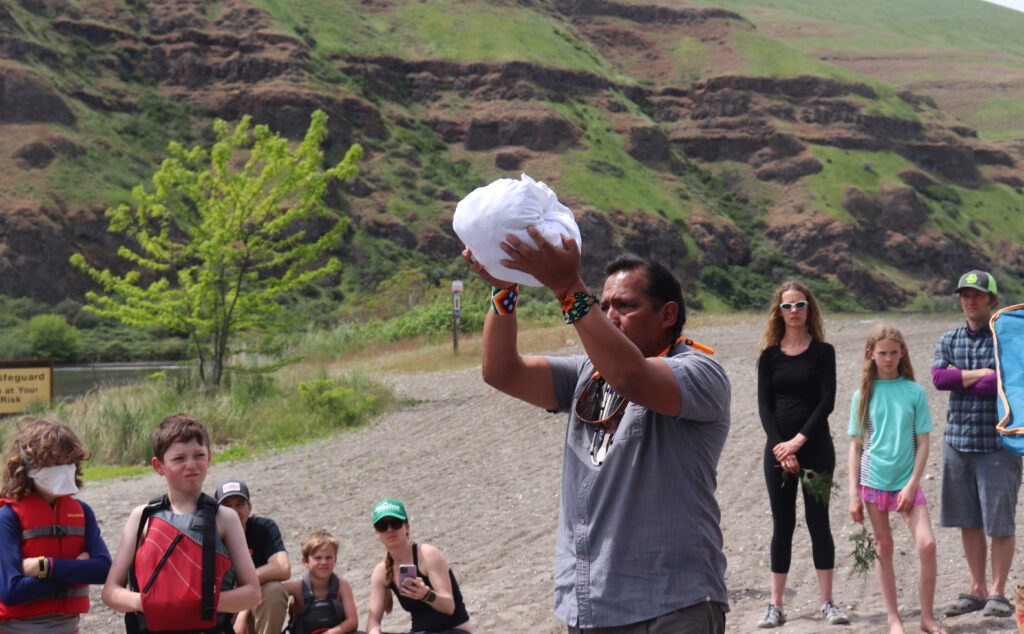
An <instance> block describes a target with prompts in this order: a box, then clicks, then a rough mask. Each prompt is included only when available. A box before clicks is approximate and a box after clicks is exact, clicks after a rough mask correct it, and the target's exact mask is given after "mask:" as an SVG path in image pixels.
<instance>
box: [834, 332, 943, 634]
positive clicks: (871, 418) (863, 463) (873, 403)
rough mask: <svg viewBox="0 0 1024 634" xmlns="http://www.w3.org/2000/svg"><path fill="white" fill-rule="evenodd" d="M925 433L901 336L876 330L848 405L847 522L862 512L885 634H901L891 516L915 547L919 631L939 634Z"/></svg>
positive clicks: (922, 405) (923, 410) (919, 392)
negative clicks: (923, 486)
mask: <svg viewBox="0 0 1024 634" xmlns="http://www.w3.org/2000/svg"><path fill="white" fill-rule="evenodd" d="M931 430H932V419H931V415H930V413H929V412H928V402H927V400H926V398H925V391H924V388H922V387H921V386H920V385H918V384H917V383H915V382H914V368H913V367H912V366H911V364H910V356H909V355H908V353H907V345H906V342H905V341H904V339H903V334H902V333H900V331H899V330H897V329H895V328H892V327H890V326H878V327H876V328H875V329H874V330H873V331H872V332H871V334H870V335H869V336H868V340H867V345H866V346H865V350H864V366H863V369H862V371H861V381H860V389H859V390H857V391H856V392H854V394H853V402H852V403H851V405H850V428H849V433H850V487H849V489H850V516H851V517H852V518H853V521H854V522H857V523H858V524H860V523H863V522H864V510H865V509H866V510H867V515H868V519H869V520H870V521H871V530H872V532H873V533H874V539H875V554H876V557H875V574H876V575H877V577H878V585H879V587H880V588H881V591H882V600H883V602H884V603H885V611H886V613H887V615H888V619H889V632H890V634H904V629H903V621H902V619H901V618H900V613H899V608H898V604H897V601H896V574H895V571H894V570H893V539H892V529H891V527H890V524H889V514H890V513H892V512H893V511H895V512H897V513H899V514H900V516H902V518H903V520H904V521H905V522H906V523H907V527H908V528H909V529H910V533H911V535H912V536H913V538H914V543H915V545H916V546H917V554H918V559H919V561H918V592H919V595H920V602H921V630H922V631H924V632H932V633H939V634H945V630H943V629H942V626H941V625H939V623H938V621H936V620H935V617H934V615H933V611H934V603H935V577H936V569H937V564H936V555H935V535H934V533H933V532H932V524H931V519H930V518H929V516H928V506H927V504H926V503H925V499H924V493H923V492H922V491H921V478H922V476H923V475H924V468H925V465H926V464H927V462H928V433H929V432H930V431H931Z"/></svg>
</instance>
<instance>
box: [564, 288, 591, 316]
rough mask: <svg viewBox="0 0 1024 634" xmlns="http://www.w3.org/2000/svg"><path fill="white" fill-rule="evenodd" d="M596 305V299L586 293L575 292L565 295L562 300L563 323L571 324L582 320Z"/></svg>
mask: <svg viewBox="0 0 1024 634" xmlns="http://www.w3.org/2000/svg"><path fill="white" fill-rule="evenodd" d="M596 303H597V298H596V297H594V296H593V295H588V294H587V293H582V292H576V293H571V294H569V295H566V296H565V299H563V300H562V316H563V317H565V323H566V324H571V323H572V322H574V321H576V320H578V319H580V318H582V317H583V316H584V315H586V314H587V313H588V312H590V307H591V306H593V305H594V304H596Z"/></svg>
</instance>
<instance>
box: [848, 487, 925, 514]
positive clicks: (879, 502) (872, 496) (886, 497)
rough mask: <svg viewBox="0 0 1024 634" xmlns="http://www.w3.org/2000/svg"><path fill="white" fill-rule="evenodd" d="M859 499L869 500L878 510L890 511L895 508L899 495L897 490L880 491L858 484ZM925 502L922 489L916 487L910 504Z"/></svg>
mask: <svg viewBox="0 0 1024 634" xmlns="http://www.w3.org/2000/svg"><path fill="white" fill-rule="evenodd" d="M859 491H860V499H862V500H864V501H865V502H871V503H872V504H874V505H876V506H877V507H878V509H879V510H880V511H887V512H892V511H895V510H896V507H897V502H898V500H899V497H900V492H899V491H881V490H879V489H872V488H871V487H866V486H864V485H863V484H862V485H860V489H859ZM924 503H925V499H924V491H922V490H921V487H920V486H919V487H917V493H915V494H914V504H913V505H912V506H921V505H922V504H924Z"/></svg>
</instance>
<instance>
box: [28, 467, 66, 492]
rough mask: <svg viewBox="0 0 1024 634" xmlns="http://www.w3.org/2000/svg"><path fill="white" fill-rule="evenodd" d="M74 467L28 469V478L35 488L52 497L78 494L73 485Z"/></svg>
mask: <svg viewBox="0 0 1024 634" xmlns="http://www.w3.org/2000/svg"><path fill="white" fill-rule="evenodd" d="M75 471H76V468H75V465H73V464H62V465H54V466H52V467H43V468H42V469H29V470H28V477H30V478H32V480H33V481H34V482H35V484H36V487H38V488H40V489H42V490H43V491H44V492H45V493H49V494H50V495H53V496H60V495H71V494H72V493H78V486H77V485H76V484H75Z"/></svg>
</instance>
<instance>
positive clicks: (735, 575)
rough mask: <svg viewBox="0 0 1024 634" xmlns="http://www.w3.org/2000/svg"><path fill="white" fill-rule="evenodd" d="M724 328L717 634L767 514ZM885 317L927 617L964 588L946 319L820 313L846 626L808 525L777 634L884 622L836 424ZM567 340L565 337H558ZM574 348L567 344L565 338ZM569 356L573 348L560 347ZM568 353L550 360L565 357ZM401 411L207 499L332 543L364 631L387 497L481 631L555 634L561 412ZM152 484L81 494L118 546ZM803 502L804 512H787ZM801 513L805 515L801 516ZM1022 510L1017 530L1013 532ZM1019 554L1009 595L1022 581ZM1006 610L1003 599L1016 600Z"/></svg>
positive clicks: (748, 378) (1003, 624) (155, 480)
mask: <svg viewBox="0 0 1024 634" xmlns="http://www.w3.org/2000/svg"><path fill="white" fill-rule="evenodd" d="M722 321H723V323H724V325H708V326H698V327H695V328H688V329H687V330H686V331H685V332H686V334H687V335H688V336H690V337H691V338H693V339H695V340H697V341H700V342H702V343H705V344H707V345H710V346H712V347H713V348H715V349H716V354H715V358H716V359H718V361H719V362H721V363H722V364H723V365H724V366H725V368H726V370H727V371H728V373H729V376H730V378H731V380H732V386H733V395H732V427H731V430H730V434H729V439H728V441H727V443H726V447H725V452H724V454H723V455H722V459H721V462H720V464H719V471H718V496H717V497H718V501H719V504H720V505H721V508H722V530H723V533H724V538H725V550H726V553H727V555H728V559H729V568H728V577H727V583H728V588H729V594H730V609H731V611H730V612H729V615H728V621H727V631H728V632H737V633H740V632H755V631H761V630H757V628H756V627H755V622H756V620H757V619H758V618H759V617H760V616H761V614H762V612H763V610H764V608H765V605H766V604H767V601H768V581H769V569H768V546H769V540H770V538H771V517H770V513H769V510H768V500H767V494H766V492H765V485H764V480H763V475H762V470H761V459H762V458H761V457H762V451H763V445H764V433H763V431H762V429H761V425H760V421H759V420H758V417H757V399H756V377H755V363H756V359H757V355H758V341H759V339H760V335H761V329H762V325H763V323H762V321H761V320H760V319H754V318H736V319H725V320H722ZM882 321H885V322H887V323H891V324H893V325H895V326H897V327H898V328H900V329H901V330H902V331H903V333H904V335H905V336H906V338H907V342H908V346H909V348H910V352H911V358H912V360H913V363H914V367H915V370H916V371H917V378H918V381H919V382H920V383H922V384H923V385H925V387H926V389H927V391H928V398H929V405H930V408H931V414H932V418H933V419H934V421H935V425H936V429H935V432H934V433H933V434H932V436H931V449H930V457H929V461H928V470H927V474H926V477H925V481H924V482H923V488H924V491H925V495H926V497H927V499H928V500H929V510H930V512H931V516H932V523H933V527H934V530H935V533H936V537H937V539H938V557H939V562H938V564H939V578H938V592H937V596H936V605H937V606H938V610H937V612H938V613H937V615H936V616H941V606H943V605H944V604H945V603H947V602H949V601H950V600H951V599H953V598H955V597H956V595H957V594H958V593H960V592H966V591H967V589H968V588H967V586H968V575H967V571H966V566H965V563H964V559H963V555H962V551H961V546H960V536H959V532H958V531H955V530H952V529H941V528H939V527H938V510H939V509H938V499H939V484H940V475H941V459H942V456H941V452H942V442H941V440H942V430H943V429H944V427H945V411H946V400H947V397H946V395H945V394H942V393H939V392H938V391H936V390H935V389H934V388H933V387H932V386H931V381H930V374H929V368H930V366H931V361H932V356H933V352H934V346H935V342H936V341H937V339H938V337H939V335H940V334H941V333H942V332H943V331H945V330H947V329H949V328H952V327H954V326H956V325H957V324H958V322H959V316H958V315H957V314H956V313H952V312H950V313H946V314H943V315H929V316H889V315H885V316H875V315H864V316H845V317H840V318H828V319H826V322H825V327H826V336H827V339H828V341H830V342H831V343H832V344H833V345H834V346H835V347H836V353H837V370H838V396H837V399H836V408H835V412H834V413H833V415H832V417H831V419H830V421H831V427H832V435H833V438H834V440H835V443H836V454H837V460H838V468H837V472H836V479H837V480H838V481H839V482H840V484H841V486H842V488H841V490H840V491H838V492H837V493H836V495H835V496H834V498H833V503H832V509H831V517H832V530H833V534H834V536H835V542H836V560H837V571H836V587H835V599H836V602H837V603H838V604H840V605H841V606H842V607H843V608H844V609H846V610H847V612H848V613H849V615H850V617H851V624H850V625H849V626H832V627H830V626H827V625H825V624H824V622H823V621H822V620H821V618H820V615H819V614H818V609H817V608H818V592H817V582H816V578H815V572H814V569H813V565H812V563H811V548H810V541H809V537H808V536H807V532H806V527H805V525H804V523H803V520H802V517H801V516H798V517H800V519H799V521H798V527H797V533H796V537H795V540H794V553H793V554H794V557H793V565H792V569H791V571H790V576H789V580H790V581H789V587H788V589H787V593H786V598H785V606H786V612H787V616H788V618H789V622H788V623H787V624H786V625H785V626H783V627H782V628H780V629H779V630H778V631H780V632H783V633H790V634H810V633H812V632H815V633H816V632H826V631H836V632H856V633H858V634H859V633H869V632H870V633H875V632H878V633H886V632H888V627H887V626H886V616H885V610H884V608H883V606H882V604H881V597H880V596H879V593H878V591H877V588H876V583H875V580H874V575H873V573H871V574H869V575H868V576H866V577H856V578H851V577H850V576H849V571H850V567H851V559H850V556H849V553H850V551H851V549H852V543H851V542H850V541H849V536H850V535H852V534H854V533H856V532H859V531H860V527H859V525H855V524H854V523H853V522H852V521H851V520H850V518H849V514H848V513H847V495H848V494H847V484H846V473H847V469H846V452H847V447H848V441H847V439H846V426H847V420H848V416H849V404H850V397H851V395H852V393H853V391H854V390H855V389H856V387H857V384H858V380H859V373H860V366H861V360H862V358H863V357H862V349H863V344H864V340H865V338H866V336H867V333H868V331H869V330H870V329H871V327H872V326H873V325H874V324H876V323H878V322H882ZM570 334H571V333H570ZM570 340H572V341H575V337H574V336H573V337H571V338H570ZM570 351H571V350H570ZM564 352H567V351H562V352H560V354H561V353H564ZM382 379H383V380H386V381H388V382H390V383H391V384H393V385H394V387H395V389H396V391H397V393H398V394H399V395H400V397H402V398H404V399H412V402H411V404H410V405H409V406H407V407H405V408H403V409H401V410H400V411H396V412H393V413H390V414H387V415H386V416H384V417H382V418H380V419H379V420H377V421H375V422H374V423H373V424H371V425H369V426H367V427H365V428H362V429H359V430H355V431H352V432H348V433H344V434H341V435H339V436H337V437H335V438H333V439H329V440H325V441H318V442H316V443H313V444H309V445H303V446H299V447H292V448H288V449H286V450H280V451H273V452H271V453H269V454H268V455H266V456H263V457H260V458H257V459H253V460H250V461H245V462H235V463H229V464H218V465H215V466H214V467H212V468H211V470H210V474H209V478H208V480H207V487H206V488H207V491H208V492H210V493H212V492H213V489H214V488H215V487H216V485H217V483H218V482H219V481H221V480H223V479H227V478H234V477H237V478H242V479H244V480H246V481H247V482H248V484H249V488H250V490H251V492H252V496H253V497H252V502H253V512H254V513H255V514H257V515H266V516H269V517H271V518H273V519H275V520H276V521H277V523H278V524H279V525H280V527H281V530H282V533H283V535H284V538H285V541H286V545H287V546H288V549H289V553H290V555H291V559H292V566H293V568H292V570H293V575H298V574H299V572H300V571H301V564H300V560H299V548H298V542H299V540H300V539H301V538H302V537H303V536H304V535H306V534H307V533H309V532H310V531H312V530H313V529H316V528H321V527H323V528H326V529H327V530H329V531H331V532H332V533H333V534H334V535H336V536H337V537H338V538H340V539H341V542H342V546H341V551H340V553H339V565H338V570H337V571H338V573H339V574H341V575H342V576H343V577H345V578H347V579H348V580H349V581H350V582H351V583H352V586H353V589H354V591H355V598H356V603H357V605H358V607H359V617H360V627H361V628H362V627H365V623H366V607H367V603H368V598H369V578H370V571H371V569H372V568H373V566H374V564H375V563H376V562H377V561H378V560H379V559H380V558H381V556H382V554H383V548H382V547H381V546H380V544H379V543H378V541H377V539H376V537H375V535H374V531H373V528H372V526H371V524H370V508H371V505H372V504H373V503H374V502H375V501H377V500H379V499H381V498H384V497H395V498H399V499H402V500H404V501H405V503H406V505H407V508H408V510H409V513H410V516H411V518H410V519H411V522H410V523H411V531H412V538H413V539H414V540H415V541H420V542H429V543H432V544H434V545H436V546H438V547H439V548H441V550H443V551H444V552H445V554H446V555H447V557H448V559H449V562H450V563H451V566H452V569H453V570H454V571H455V574H456V576H457V578H458V580H459V583H460V585H461V586H462V592H463V595H464V597H465V599H466V603H467V606H468V609H469V612H470V615H471V618H472V621H473V624H474V628H475V631H476V633H477V634H485V633H499V634H504V633H510V634H514V633H531V634H547V633H555V632H564V631H565V628H564V625H562V624H561V622H559V621H558V620H557V619H556V618H555V617H554V615H553V612H552V573H553V567H554V563H553V562H554V541H555V521H556V516H557V513H558V495H559V493H558V492H559V478H560V472H561V451H562V447H561V445H562V441H563V437H564V431H565V417H564V416H562V415H552V414H548V413H547V412H544V411H541V410H538V409H536V408H534V407H531V406H528V405H525V404H523V403H520V402H518V401H516V400H514V399H511V398H509V397H507V396H504V395H503V394H500V393H498V392H495V391H494V390H492V389H491V388H489V387H488V386H486V385H485V384H484V383H483V381H482V380H481V378H480V371H479V366H476V367H473V368H470V369H467V370H460V371H456V372H446V373H417V374H407V375H389V376H386V377H382ZM162 487H163V481H162V479H161V478H159V477H157V476H156V475H147V476H144V477H138V478H132V479H126V480H110V481H102V482H93V483H87V484H86V487H85V489H84V490H83V492H82V493H81V495H80V497H81V498H82V499H83V500H85V501H87V502H88V503H89V504H91V505H92V506H93V508H94V509H95V511H96V515H97V518H98V519H99V522H100V525H101V528H102V531H103V535H104V537H105V539H106V541H107V544H108V546H109V547H110V550H111V551H112V552H113V551H114V550H115V548H116V547H117V543H118V540H119V539H120V533H121V529H122V527H123V525H124V522H125V519H126V517H127V515H128V512H129V511H130V510H131V508H132V507H133V506H135V505H136V504H139V503H141V502H143V501H145V500H146V499H148V498H150V497H152V496H155V495H158V494H160V493H161V492H162ZM798 506H800V505H798ZM800 513H801V515H802V510H801V511H800ZM1022 513H1024V511H1022V509H1020V508H1018V523H1019V525H1024V515H1022ZM894 528H895V529H896V530H895V531H894V534H895V538H896V570H897V581H898V585H899V588H900V604H901V606H902V613H903V615H904V621H905V624H906V627H907V631H908V632H915V631H918V612H917V605H918V600H917V590H916V566H917V560H916V553H915V551H914V548H913V544H912V542H911V540H910V537H909V532H908V531H907V530H906V528H905V527H904V526H903V525H902V523H897V522H895V521H894ZM1022 564H1024V561H1022V560H1021V559H1020V557H1018V559H1017V560H1016V561H1015V562H1014V567H1013V572H1012V573H1011V576H1010V583H1009V586H1010V587H1009V588H1008V592H1009V593H1012V588H1013V586H1014V585H1015V584H1016V583H1018V582H1020V583H1024V575H1022V574H1021V572H1020V571H1021V570H1022ZM92 596H93V601H94V603H93V610H92V613H91V614H89V615H87V616H86V617H85V618H84V620H83V624H82V632H83V633H92V632H99V633H104V632H123V631H124V629H123V626H122V625H121V621H120V617H119V616H118V615H116V614H114V613H113V612H111V611H110V610H109V609H107V608H106V607H105V606H103V605H102V603H100V601H99V592H98V588H96V589H94V590H93V593H92ZM1011 600H1012V597H1011ZM943 623H944V625H945V627H946V629H947V630H948V631H949V632H950V633H951V634H954V633H956V634H967V633H994V632H999V633H1011V632H1016V631H1017V630H1016V626H1015V623H1014V620H1013V619H995V618H984V617H982V616H980V614H977V613H976V614H971V615H966V616H961V617H956V618H947V619H944V620H943ZM384 625H385V628H386V629H387V630H388V631H389V632H405V631H408V627H409V621H408V615H407V614H406V613H404V612H403V611H401V609H400V608H398V609H397V612H395V613H392V614H391V615H389V616H388V617H386V618H385V621H384Z"/></svg>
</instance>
